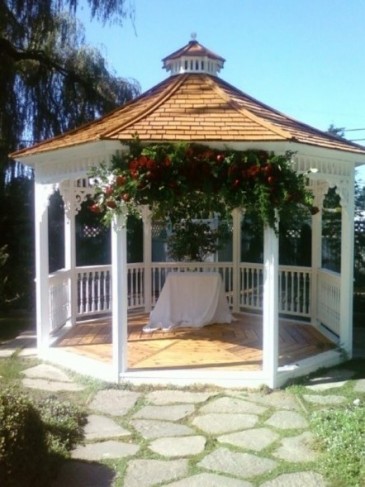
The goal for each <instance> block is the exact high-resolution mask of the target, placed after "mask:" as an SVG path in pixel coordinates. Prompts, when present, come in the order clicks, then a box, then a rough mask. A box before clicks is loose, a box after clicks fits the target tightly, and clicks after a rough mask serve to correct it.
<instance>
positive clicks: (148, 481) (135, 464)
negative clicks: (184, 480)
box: [123, 459, 188, 487]
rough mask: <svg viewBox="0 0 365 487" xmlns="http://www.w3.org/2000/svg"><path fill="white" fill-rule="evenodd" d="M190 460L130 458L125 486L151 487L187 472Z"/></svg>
mask: <svg viewBox="0 0 365 487" xmlns="http://www.w3.org/2000/svg"><path fill="white" fill-rule="evenodd" d="M187 471H188V462H187V460H185V459H180V460H168V461H163V460H130V461H129V463H128V467H127V472H126V476H125V480H124V484H123V487H142V486H143V487H149V486H151V485H156V484H159V483H161V482H169V481H171V480H175V479H178V478H181V477H183V476H185V475H186V474H187Z"/></svg>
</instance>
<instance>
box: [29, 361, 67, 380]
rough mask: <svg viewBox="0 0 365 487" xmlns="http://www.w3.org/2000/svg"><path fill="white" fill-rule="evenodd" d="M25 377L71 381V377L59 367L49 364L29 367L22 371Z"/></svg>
mask: <svg viewBox="0 0 365 487" xmlns="http://www.w3.org/2000/svg"><path fill="white" fill-rule="evenodd" d="M22 373H23V374H24V375H25V376H26V377H28V378H31V379H34V378H37V379H48V380H53V381H55V382H72V379H70V377H69V376H68V375H67V374H66V372H64V371H63V370H60V369H59V368H57V367H55V366H53V365H49V364H39V365H36V366H34V367H29V369H25V370H23V372H22Z"/></svg>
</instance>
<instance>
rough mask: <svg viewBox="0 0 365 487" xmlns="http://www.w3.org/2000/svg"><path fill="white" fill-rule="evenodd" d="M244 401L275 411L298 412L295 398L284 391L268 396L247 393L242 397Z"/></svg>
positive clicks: (273, 392) (271, 393)
mask: <svg viewBox="0 0 365 487" xmlns="http://www.w3.org/2000/svg"><path fill="white" fill-rule="evenodd" d="M242 397H244V398H245V399H247V400H249V401H253V402H255V403H259V404H262V405H264V406H268V407H274V408H276V409H288V410H294V411H295V410H299V409H300V405H299V404H298V402H297V400H296V398H295V397H294V396H292V395H291V394H289V393H288V392H284V391H272V392H270V393H269V394H262V393H259V392H248V393H244V395H242Z"/></svg>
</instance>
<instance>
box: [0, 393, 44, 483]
mask: <svg viewBox="0 0 365 487" xmlns="http://www.w3.org/2000/svg"><path fill="white" fill-rule="evenodd" d="M47 455H48V449H47V438H46V432H45V428H44V425H43V422H42V420H41V417H40V414H39V412H38V411H37V409H36V408H35V407H34V405H33V404H32V403H31V401H30V400H29V399H28V398H27V396H26V395H25V394H23V393H21V392H20V391H18V390H16V389H10V388H8V389H5V390H3V391H2V392H1V393H0V485H4V486H7V487H20V486H22V487H28V486H29V487H33V486H35V485H37V486H38V487H41V486H46V485H49V484H47V480H46V479H47V470H48V461H47Z"/></svg>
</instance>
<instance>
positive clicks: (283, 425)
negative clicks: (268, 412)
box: [265, 411, 309, 430]
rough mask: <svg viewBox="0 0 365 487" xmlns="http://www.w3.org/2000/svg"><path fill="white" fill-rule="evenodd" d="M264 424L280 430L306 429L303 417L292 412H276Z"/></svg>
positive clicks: (306, 422)
mask: <svg viewBox="0 0 365 487" xmlns="http://www.w3.org/2000/svg"><path fill="white" fill-rule="evenodd" d="M265 424H267V425H269V426H273V427H274V428H278V429H281V430H286V429H293V428H294V429H297V428H308V426H309V425H308V421H307V420H306V419H305V418H304V416H303V415H301V414H299V413H297V412H294V411H277V412H275V413H274V414H273V415H272V416H271V417H270V418H269V419H268V420H267V421H265Z"/></svg>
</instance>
